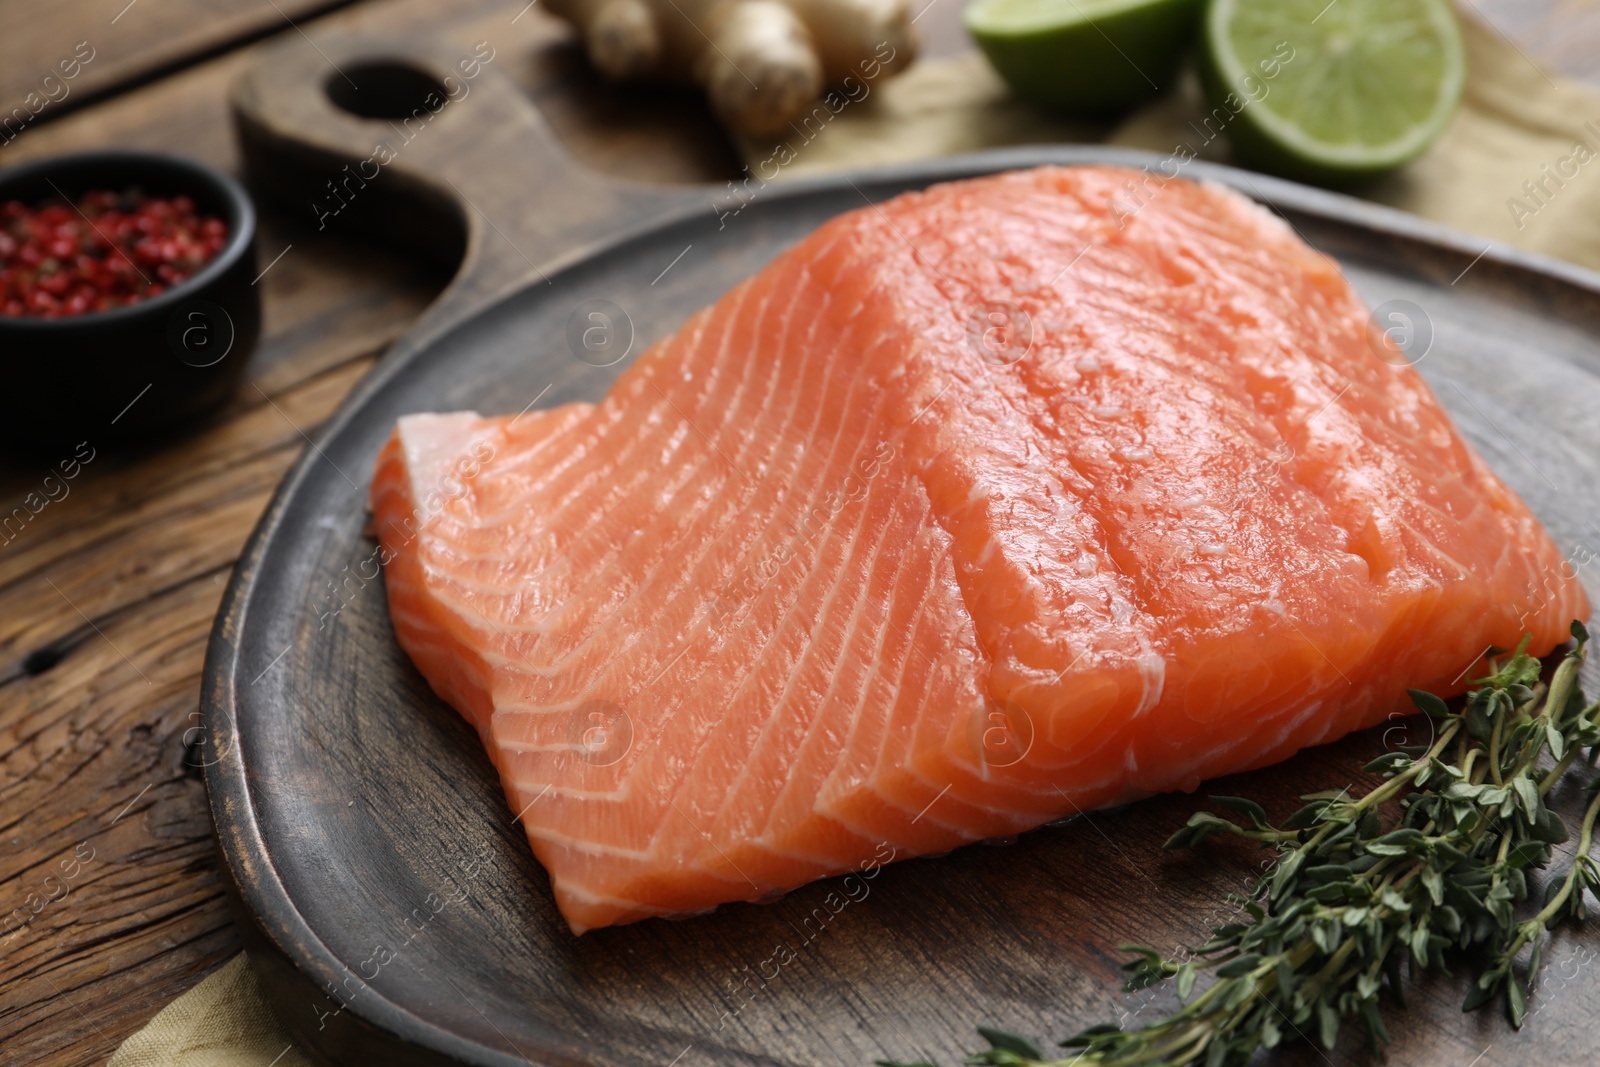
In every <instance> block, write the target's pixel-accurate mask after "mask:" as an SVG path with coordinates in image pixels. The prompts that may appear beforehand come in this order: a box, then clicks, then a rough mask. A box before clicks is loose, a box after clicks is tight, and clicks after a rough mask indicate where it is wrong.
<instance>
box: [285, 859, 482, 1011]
mask: <svg viewBox="0 0 1600 1067" xmlns="http://www.w3.org/2000/svg"><path fill="white" fill-rule="evenodd" d="M493 858H494V849H493V848H492V847H491V846H490V845H489V843H488V842H487V841H480V842H478V849H477V854H476V855H475V856H472V857H468V858H467V859H460V860H457V861H456V869H457V870H459V871H460V872H461V879H460V880H459V881H457V880H456V879H447V881H449V882H450V884H451V886H452V892H450V893H448V894H447V895H445V896H443V897H441V896H439V895H438V894H437V893H429V894H428V895H427V897H426V898H425V899H424V900H423V902H422V903H421V904H419V905H417V906H416V907H414V908H412V909H411V912H410V914H409V915H407V916H406V917H405V918H404V919H402V920H401V926H402V927H403V928H404V930H405V932H406V938H405V940H404V941H401V942H400V943H399V945H398V946H397V947H395V948H390V947H389V946H388V945H387V944H379V945H375V946H374V947H373V949H372V955H370V956H368V957H367V958H366V959H364V960H362V961H361V962H360V963H358V964H356V967H355V971H354V972H353V973H348V974H347V976H346V977H345V979H344V980H343V981H342V982H338V983H335V982H329V983H327V987H326V994H327V997H328V999H330V1000H332V1001H333V1002H334V1003H335V1004H337V1005H338V1007H337V1008H335V1009H333V1010H332V1011H326V1010H324V1009H323V1008H321V1007H320V1006H318V1005H317V1004H312V1005H311V1010H312V1011H313V1012H315V1013H316V1016H317V1029H318V1030H321V1029H323V1028H324V1027H325V1026H327V1025H328V1020H329V1019H336V1018H338V1017H339V1015H340V1014H341V1013H342V1012H343V1011H344V1009H346V1008H348V1007H349V1006H350V1005H351V1004H352V1003H354V1002H355V999H356V997H358V996H360V995H361V993H362V992H363V991H364V990H365V989H366V987H367V983H368V982H372V981H375V980H376V979H377V977H378V975H379V974H381V973H382V972H383V969H384V968H385V967H387V966H388V965H389V964H391V963H393V962H394V961H395V960H396V959H398V958H399V956H400V953H402V952H403V951H405V949H406V947H407V946H408V945H410V944H411V942H413V941H415V940H416V939H417V937H418V935H420V934H421V933H423V931H425V930H427V928H428V925H429V924H430V923H432V922H433V920H434V919H436V918H438V916H439V913H440V912H442V911H444V909H445V907H446V905H449V904H460V903H462V902H463V901H465V900H466V899H467V887H468V886H470V885H471V884H472V883H473V882H475V881H477V879H478V875H479V874H480V873H481V872H482V870H483V867H484V865H485V864H486V863H488V862H489V861H491V860H492V859H493ZM369 969H370V972H371V973H368V971H369ZM345 970H346V971H347V972H349V971H350V968H348V967H346V968H345ZM351 982H354V983H355V987H354V988H351V984H350V983H351Z"/></svg>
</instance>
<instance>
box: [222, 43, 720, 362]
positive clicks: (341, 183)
mask: <svg viewBox="0 0 1600 1067" xmlns="http://www.w3.org/2000/svg"><path fill="white" fill-rule="evenodd" d="M511 61H512V56H511V55H510V54H508V53H507V52H505V51H503V50H502V51H500V52H498V53H497V52H496V51H495V49H494V48H493V47H492V46H491V45H489V44H488V43H483V44H479V45H477V46H465V47H463V46H459V45H454V44H450V43H446V42H440V41H435V40H429V39H425V38H418V37H415V36H409V37H394V36H376V35H370V34H360V35H356V34H348V33H347V34H320V35H312V36H310V37H305V36H301V35H298V34H289V35H286V37H285V39H284V40H283V41H282V42H281V43H279V44H277V45H274V46H272V47H270V48H267V49H264V50H263V51H262V53H261V55H260V57H259V58H258V60H257V61H256V63H255V65H254V66H253V67H252V68H250V69H249V70H247V71H245V72H244V73H243V74H241V75H240V76H239V78H238V79H237V80H236V81H235V82H234V85H233V89H232V96H231V106H232V112H233V117H234V123H235V128H236V130H237V132H238V136H239V142H240V147H241V149H242V151H243V155H244V159H245V164H246V166H247V168H248V169H249V172H250V178H251V182H252V184H253V185H254V186H255V187H256V189H257V190H258V191H260V192H262V193H263V194H265V195H268V196H270V197H272V198H273V199H275V200H277V201H279V202H280V203H283V204H286V205H288V206H289V207H290V208H291V210H292V209H293V208H295V207H296V206H300V210H302V211H303V212H304V215H305V219H306V220H307V221H308V222H309V223H311V225H313V226H315V227H316V228H317V229H318V231H319V232H320V231H322V230H324V229H327V228H330V227H334V226H337V227H340V228H344V229H355V230H358V231H363V232H367V233H370V234H375V235H378V236H382V237H385V238H387V239H390V240H395V241H398V242H400V243H402V244H405V245H408V246H410V247H413V248H415V249H418V250H420V251H422V252H423V253H425V254H427V255H430V256H432V257H434V258H436V259H438V260H439V261H441V262H443V263H444V264H446V265H454V264H457V263H459V265H460V266H459V269H458V270H457V273H456V276H455V280H454V281H453V282H452V283H451V285H450V286H449V288H448V289H446V290H445V292H444V293H443V294H442V295H441V296H440V298H439V299H438V301H436V302H435V304H434V305H433V307H432V308H430V309H429V311H428V312H427V314H426V315H425V316H424V318H423V320H421V322H419V323H418V326H417V328H415V329H413V330H412V331H411V332H410V333H409V334H408V335H407V337H406V340H405V343H404V345H405V346H409V345H410V344H415V343H420V342H421V341H422V340H423V339H425V338H426V337H429V336H433V335H435V334H436V333H437V332H438V330H440V329H442V328H444V327H446V326H448V325H450V324H451V323H453V322H456V321H459V320H460V319H462V318H464V317H466V316H467V315H470V314H471V313H472V312H473V311H475V310H477V309H478V308H479V307H481V306H483V304H484V303H486V302H488V301H489V300H491V299H493V298H494V297H496V296H498V295H500V294H502V293H505V292H507V291H509V290H510V289H512V288H515V287H517V286H520V285H523V284H525V283H527V282H528V281H530V280H534V279H537V278H539V277H540V276H542V275H548V273H549V272H550V271H552V270H554V269H555V268H556V267H557V266H559V265H560V264H561V263H563V262H567V261H571V260H574V259H577V258H579V257H581V256H582V255H584V254H585V253H586V252H587V251H588V250H589V249H591V248H593V247H594V246H595V245H596V244H598V243H602V242H605V241H607V240H609V239H611V238H614V237H616V236H618V235H620V234H623V233H627V232H629V231H631V230H634V229H637V228H640V227H642V226H644V225H645V224H647V223H648V222H650V221H651V220H654V219H659V218H663V217H665V216H667V215H669V214H673V213H680V212H683V211H685V210H688V209H691V208H692V206H693V205H694V204H696V203H702V204H703V203H706V202H707V198H706V196H705V193H704V190H701V191H698V192H694V191H690V190H688V189H684V188H681V187H680V188H666V187H661V186H650V185H643V184H634V183H629V182H623V181H619V180H617V179H615V178H611V177H609V176H606V175H602V174H599V173H598V172H595V171H593V170H590V169H588V168H586V167H584V166H582V165H581V164H579V163H578V162H577V161H575V160H574V159H572V158H571V156H569V155H568V154H567V152H566V151H565V149H564V148H563V147H562V146H561V145H560V143H559V142H558V140H557V139H556V137H555V135H554V134H553V133H552V131H551V130H550V127H549V125H548V124H547V123H546V122H545V120H544V118H543V116H541V115H540V114H539V111H538V109H537V108H536V107H535V106H534V104H533V102H532V101H531V100H529V99H528V97H527V95H526V94H525V93H524V92H523V91H522V89H521V88H520V87H519V86H518V85H517V84H516V83H515V82H514V81H513V80H512V79H511V78H510V77H509V75H508V74H507V72H506V67H507V65H508V64H509V63H510V62H511ZM263 251H264V253H265V254H266V255H271V254H272V250H271V249H264V250H263Z"/></svg>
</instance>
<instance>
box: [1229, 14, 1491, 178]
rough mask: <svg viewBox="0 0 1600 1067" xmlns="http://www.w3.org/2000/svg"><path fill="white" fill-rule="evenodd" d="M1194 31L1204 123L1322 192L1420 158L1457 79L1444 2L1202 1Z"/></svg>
mask: <svg viewBox="0 0 1600 1067" xmlns="http://www.w3.org/2000/svg"><path fill="white" fill-rule="evenodd" d="M1202 32H1203V37H1204V43H1203V45H1202V48H1201V76H1202V79H1203V81H1204V82H1205V85H1206V92H1207V96H1208V97H1209V98H1210V102H1211V105H1212V115H1213V116H1217V117H1218V118H1219V121H1220V119H1221V117H1223V116H1227V117H1228V118H1227V129H1228V133H1229V135H1230V136H1231V138H1232V140H1233V144H1234V148H1235V149H1236V150H1237V152H1238V153H1239V155H1240V157H1241V158H1242V159H1243V160H1244V161H1245V162H1247V163H1249V164H1251V165H1253V166H1256V167H1259V168H1260V169H1262V170H1268V171H1272V172H1274V173H1278V174H1283V175H1285V176H1287V177H1291V178H1300V179H1302V180H1306V181H1313V182H1318V183H1320V184H1325V185H1339V184H1346V183H1348V182H1352V181H1358V180H1360V179H1363V178H1369V177H1372V176H1374V175H1377V174H1381V173H1383V172H1384V171H1388V170H1392V169H1394V168H1395V167H1398V166H1400V165H1401V164H1403V163H1406V162H1408V161H1409V160H1411V159H1414V158H1415V157H1416V156H1418V155H1420V154H1421V153H1422V151H1423V150H1424V149H1426V148H1427V147H1428V146H1429V145H1430V144H1432V143H1433V142H1434V140H1435V139H1436V138H1437V137H1438V136H1439V135H1440V134H1441V133H1443V132H1444V130H1445V127H1447V126H1448V125H1449V124H1450V119H1451V117H1452V116H1454V115H1455V111H1456V106H1457V105H1458V104H1459V103H1460V102H1461V92H1462V89H1463V87H1464V86H1465V85H1466V80H1467V60H1466V53H1465V51H1464V49H1463V47H1462V43H1461V28H1460V26H1459V25H1457V23H1456V18H1455V14H1454V12H1452V11H1451V9H1450V2H1449V0H1331V2H1330V0H1212V2H1211V5H1210V7H1209V8H1208V9H1207V10H1206V15H1205V24H1204V29H1203V31H1202ZM1219 109H1220V110H1219Z"/></svg>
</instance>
